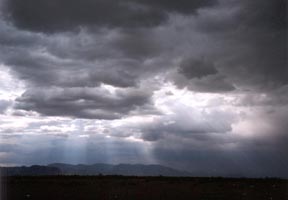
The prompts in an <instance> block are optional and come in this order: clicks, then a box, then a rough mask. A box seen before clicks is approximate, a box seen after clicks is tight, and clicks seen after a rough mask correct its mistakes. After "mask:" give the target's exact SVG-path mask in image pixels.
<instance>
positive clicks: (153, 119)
mask: <svg viewBox="0 0 288 200" xmlns="http://www.w3.org/2000/svg"><path fill="white" fill-rule="evenodd" d="M0 2H1V3H0V165H8V166H10V165H31V164H48V163H53V162H66V163H74V164H75V163H87V164H91V163H98V162H104V163H115V164H116V163H144V164H162V165H166V166H170V167H174V168H177V169H184V170H187V171H190V172H192V173H194V174H195V175H214V176H215V175H221V176H222V175H223V176H232V175H237V176H278V177H288V170H287V168H288V156H287V152H288V132H287V130H288V66H287V44H288V43H287V0H253V1H251V0H177V1H174V0H26V1H23V0H1V1H0Z"/></svg>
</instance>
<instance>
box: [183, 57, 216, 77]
mask: <svg viewBox="0 0 288 200" xmlns="http://www.w3.org/2000/svg"><path fill="white" fill-rule="evenodd" d="M178 70H179V73H181V74H183V75H184V76H186V77H187V78H188V79H192V78H202V77H205V76H208V75H213V74H217V73H218V71H217V69H216V68H215V66H214V65H213V63H208V62H207V61H205V60H204V59H202V60H197V59H196V60H195V59H187V60H183V61H182V63H181V64H180V67H179V69H178Z"/></svg>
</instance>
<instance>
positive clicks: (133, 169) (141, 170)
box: [0, 163, 191, 177]
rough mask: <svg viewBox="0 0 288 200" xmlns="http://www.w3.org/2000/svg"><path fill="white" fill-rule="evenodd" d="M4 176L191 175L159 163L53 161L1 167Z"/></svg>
mask: <svg viewBox="0 0 288 200" xmlns="http://www.w3.org/2000/svg"><path fill="white" fill-rule="evenodd" d="M0 172H1V174H2V175H6V176H15V175H18V176H41V175H85V176H86V175H87V176H88V175H124V176H182V177H183V176H191V174H190V173H189V172H185V171H180V170H176V169H173V168H170V167H165V166H161V165H143V164H118V165H112V164H101V163H98V164H92V165H84V164H78V165H71V164H65V163H53V164H49V165H47V166H40V165H33V166H30V167H26V166H22V167H1V168H0Z"/></svg>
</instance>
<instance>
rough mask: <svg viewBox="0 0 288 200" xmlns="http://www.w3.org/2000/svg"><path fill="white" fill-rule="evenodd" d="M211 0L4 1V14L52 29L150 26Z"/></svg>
mask: <svg viewBox="0 0 288 200" xmlns="http://www.w3.org/2000/svg"><path fill="white" fill-rule="evenodd" d="M215 3H216V1H215V0H204V1H200V0H196V1H187V0H183V1H180V2H178V3H175V2H173V1H161V0H157V1H142V0H137V1H131V0H124V1H113V0H96V1H95V0H82V1H80V0H72V1H69V0H60V1H54V0H53V1H46V0H40V1H36V0H29V1H26V2H23V1H20V0H8V1H6V9H7V13H8V14H7V15H8V17H9V18H11V19H12V20H13V21H14V23H15V24H16V25H17V26H19V27H20V28H26V29H30V30H36V31H44V32H51V31H52V32H53V31H58V30H59V31H61V30H69V29H73V28H77V27H78V28H79V27H81V26H93V25H96V26H106V27H150V26H157V25H159V24H161V23H163V22H165V21H166V20H167V17H168V13H169V12H177V13H185V14H195V13H196V11H197V9H199V8H201V7H207V6H212V5H214V4H215Z"/></svg>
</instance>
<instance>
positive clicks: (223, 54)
mask: <svg viewBox="0 0 288 200" xmlns="http://www.w3.org/2000/svg"><path fill="white" fill-rule="evenodd" d="M224 5H225V6H226V7H225V9H228V8H230V9H231V10H232V11H231V12H230V13H227V14H226V15H222V16H221V15H220V14H215V13H214V14H211V15H210V16H209V15H208V16H203V18H201V19H200V20H199V21H198V27H199V29H200V30H202V31H203V32H205V34H208V35H210V36H211V37H213V38H214V39H215V40H216V41H220V42H217V43H216V44H215V45H217V50H215V52H214V53H213V54H214V55H213V57H214V58H213V60H214V61H215V62H217V63H218V65H219V67H220V68H221V71H222V72H223V73H225V74H226V75H227V76H229V77H230V78H232V79H233V82H234V83H235V84H237V85H239V86H240V87H246V88H247V87H250V88H251V89H256V88H257V89H259V90H270V89H271V88H273V89H274V88H277V87H281V86H283V85H285V84H287V83H288V82H287V80H288V71H287V1H286V0H276V1H269V0H264V1H261V0H257V1H253V2H251V1H232V2H230V3H227V4H224ZM213 16H215V17H213ZM219 16H220V17H219ZM211 27H212V28H211ZM213 27H215V29H214V28H213ZM218 45H221V48H220V47H219V46H218ZM211 56H212V55H211Z"/></svg>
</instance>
